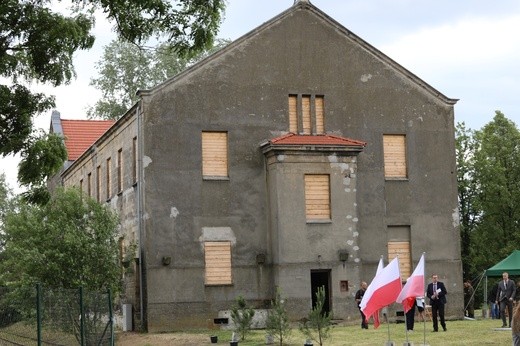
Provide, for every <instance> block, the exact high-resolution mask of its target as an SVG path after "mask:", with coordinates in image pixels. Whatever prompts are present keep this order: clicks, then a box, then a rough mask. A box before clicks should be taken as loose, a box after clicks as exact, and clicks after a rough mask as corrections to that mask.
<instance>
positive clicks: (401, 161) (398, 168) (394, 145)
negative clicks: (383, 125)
mask: <svg viewBox="0 0 520 346" xmlns="http://www.w3.org/2000/svg"><path fill="white" fill-rule="evenodd" d="M383 148H384V149H383V150H384V160H385V178H406V176H407V175H406V137H405V136H404V135H384V136H383Z"/></svg>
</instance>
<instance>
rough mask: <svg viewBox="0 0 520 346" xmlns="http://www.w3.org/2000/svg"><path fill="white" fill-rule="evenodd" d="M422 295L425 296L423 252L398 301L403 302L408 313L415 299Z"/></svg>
mask: <svg viewBox="0 0 520 346" xmlns="http://www.w3.org/2000/svg"><path fill="white" fill-rule="evenodd" d="M422 296H424V254H422V256H421V259H420V260H419V263H418V264H417V267H415V270H414V271H413V273H412V275H411V276H410V277H409V278H408V280H406V284H405V285H404V287H403V289H402V290H401V293H399V297H397V299H396V302H397V303H400V304H403V310H404V312H405V313H406V312H408V310H410V309H411V308H412V306H413V304H414V302H415V299H416V298H417V297H422Z"/></svg>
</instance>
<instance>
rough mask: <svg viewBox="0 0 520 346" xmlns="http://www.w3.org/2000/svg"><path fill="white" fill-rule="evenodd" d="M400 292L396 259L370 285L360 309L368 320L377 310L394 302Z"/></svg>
mask: <svg viewBox="0 0 520 346" xmlns="http://www.w3.org/2000/svg"><path fill="white" fill-rule="evenodd" d="M399 292H401V275H400V273H399V259H398V258H397V257H396V258H394V259H393V260H392V262H390V263H389V264H388V265H387V266H386V267H385V268H383V270H381V272H380V273H379V274H377V275H376V277H375V278H374V280H372V282H371V283H370V285H369V286H368V288H367V291H366V292H365V295H364V296H363V299H362V300H361V304H360V308H361V311H363V313H364V314H365V317H366V319H367V321H368V319H369V318H370V317H371V316H372V315H373V314H374V313H375V312H376V311H377V310H379V309H381V308H383V307H385V306H387V305H390V304H392V303H393V302H395V300H396V298H397V296H398V295H399Z"/></svg>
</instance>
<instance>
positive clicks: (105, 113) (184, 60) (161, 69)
mask: <svg viewBox="0 0 520 346" xmlns="http://www.w3.org/2000/svg"><path fill="white" fill-rule="evenodd" d="M227 43H228V41H227V40H218V41H217V44H216V45H215V46H213V47H211V48H210V49H205V50H202V51H200V52H196V53H194V54H182V55H181V54H178V53H177V52H176V51H175V49H173V48H172V47H171V45H170V44H169V43H163V44H161V45H159V46H158V47H157V48H153V49H143V48H140V47H137V46H136V45H134V44H132V43H129V42H125V41H121V40H114V41H112V42H111V43H110V44H109V45H108V46H106V47H105V50H104V53H103V58H102V59H101V60H100V61H98V62H97V63H96V68H97V70H98V75H99V77H97V78H92V79H91V80H90V85H92V86H94V87H96V88H97V89H99V90H101V92H102V98H101V99H100V100H98V101H97V102H96V104H95V105H94V106H93V107H90V108H89V110H88V115H89V117H91V118H94V117H100V118H104V119H117V118H119V117H120V116H122V115H123V114H124V113H125V112H126V111H127V110H128V109H130V107H131V106H132V105H133V104H134V103H135V102H137V100H138V97H137V95H136V91H137V90H138V89H149V88H151V87H154V86H156V85H157V84H159V83H161V82H163V81H165V80H166V79H167V78H169V77H172V76H174V75H176V74H178V73H179V72H181V71H182V70H184V69H185V68H186V67H188V66H190V65H192V64H193V63H195V62H196V61H198V60H200V59H202V58H204V57H206V56H207V55H208V54H211V53H212V52H214V51H216V50H218V49H220V48H222V47H224V46H225V45H226V44H227Z"/></svg>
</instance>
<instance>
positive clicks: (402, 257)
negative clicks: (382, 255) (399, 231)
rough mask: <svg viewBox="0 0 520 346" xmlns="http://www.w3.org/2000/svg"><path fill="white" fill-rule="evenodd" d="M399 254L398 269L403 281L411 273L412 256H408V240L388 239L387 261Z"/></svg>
mask: <svg viewBox="0 0 520 346" xmlns="http://www.w3.org/2000/svg"><path fill="white" fill-rule="evenodd" d="M398 255H399V270H400V272H401V279H402V280H403V281H405V280H406V279H408V278H409V277H410V275H411V274H412V270H411V269H412V258H411V256H410V242H408V241H389V242H388V261H389V262H390V261H391V260H393V259H394V258H395V257H397V256H398Z"/></svg>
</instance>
